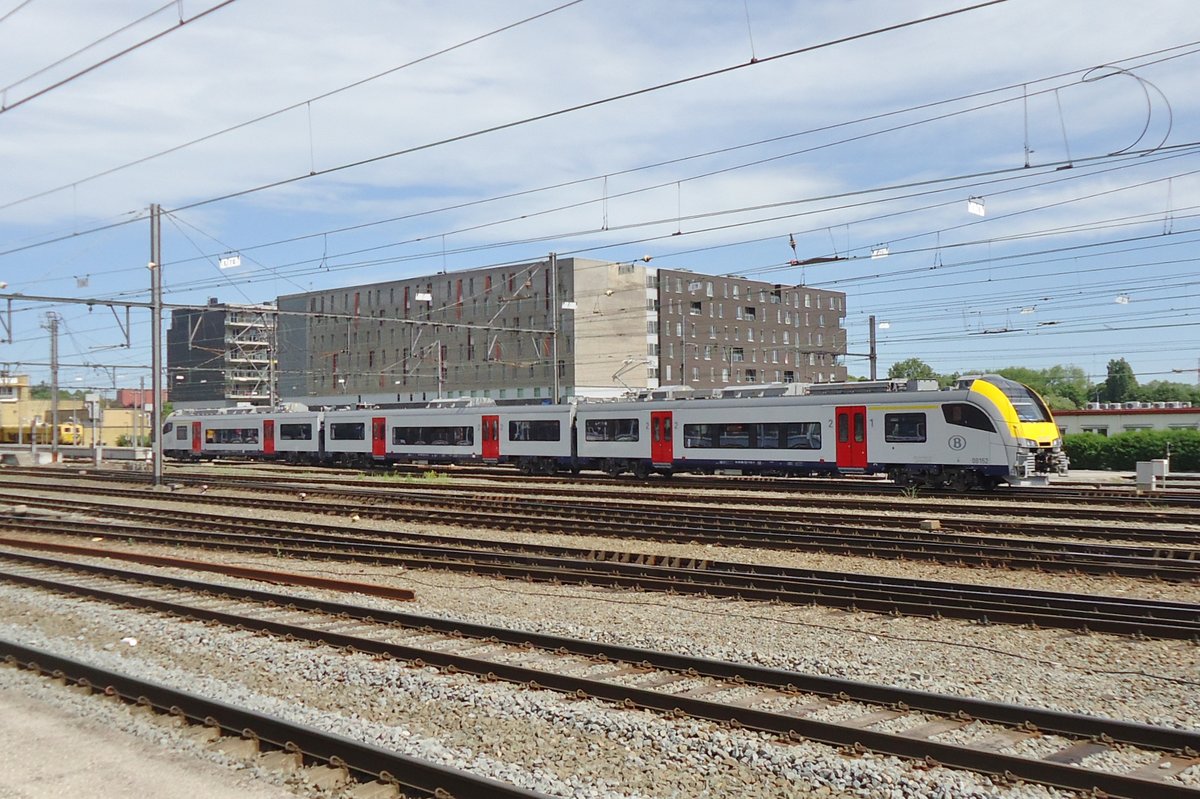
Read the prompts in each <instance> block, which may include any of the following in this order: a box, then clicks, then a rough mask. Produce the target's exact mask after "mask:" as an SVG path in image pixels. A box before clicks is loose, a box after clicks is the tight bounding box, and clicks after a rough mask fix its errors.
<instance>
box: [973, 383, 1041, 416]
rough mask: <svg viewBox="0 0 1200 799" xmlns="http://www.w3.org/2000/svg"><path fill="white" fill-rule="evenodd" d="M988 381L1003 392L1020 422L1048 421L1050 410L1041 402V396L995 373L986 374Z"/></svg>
mask: <svg viewBox="0 0 1200 799" xmlns="http://www.w3.org/2000/svg"><path fill="white" fill-rule="evenodd" d="M984 379H985V380H987V381H988V382H989V383H991V384H992V385H994V386H995V387H996V388H998V389H1000V390H1001V391H1003V392H1004V396H1006V397H1008V399H1009V401H1010V402H1012V404H1013V408H1015V409H1016V411H1017V418H1018V419H1020V420H1021V421H1022V422H1048V421H1050V411H1049V410H1048V409H1047V408H1046V406H1045V405H1044V404H1043V403H1042V400H1041V397H1039V396H1038V395H1037V394H1035V393H1033V392H1032V391H1030V390H1029V389H1028V388H1026V387H1025V386H1023V385H1021V384H1020V383H1017V382H1014V381H1012V380H1007V379H1005V378H1003V377H998V376H996V375H988V376H987V377H986V378H984Z"/></svg>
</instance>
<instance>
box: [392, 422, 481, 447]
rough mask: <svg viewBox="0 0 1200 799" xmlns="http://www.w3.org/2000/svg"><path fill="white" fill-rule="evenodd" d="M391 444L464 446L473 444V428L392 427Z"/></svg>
mask: <svg viewBox="0 0 1200 799" xmlns="http://www.w3.org/2000/svg"><path fill="white" fill-rule="evenodd" d="M392 443H393V444H403V445H410V444H436V445H438V446H465V445H468V444H474V443H475V428H473V427H466V426H464V427H393V428H392Z"/></svg>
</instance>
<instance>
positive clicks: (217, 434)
mask: <svg viewBox="0 0 1200 799" xmlns="http://www.w3.org/2000/svg"><path fill="white" fill-rule="evenodd" d="M204 440H205V441H206V442H208V443H209V444H257V443H258V428H257V427H218V428H213V427H210V428H208V429H207V430H205V431H204Z"/></svg>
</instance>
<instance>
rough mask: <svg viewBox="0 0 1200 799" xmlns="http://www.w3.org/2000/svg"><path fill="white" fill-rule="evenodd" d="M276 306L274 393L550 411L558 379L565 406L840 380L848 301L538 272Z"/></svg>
mask: <svg viewBox="0 0 1200 799" xmlns="http://www.w3.org/2000/svg"><path fill="white" fill-rule="evenodd" d="M554 275H557V280H555V279H554ZM806 303H807V304H806ZM697 304H698V305H697ZM278 307H279V313H280V318H279V327H278V342H279V350H278V353H279V381H280V384H279V385H280V390H279V393H280V396H281V398H282V399H284V400H295V401H299V402H305V403H308V404H321V403H334V404H337V403H347V402H355V401H359V402H385V401H386V402H397V401H399V402H406V401H421V400H430V399H434V398H437V397H445V398H451V397H470V396H476V397H491V398H493V399H497V400H505V399H511V400H538V399H542V400H547V401H549V400H550V399H551V398H552V397H553V396H554V391H555V386H556V377H557V387H558V391H559V395H560V397H563V398H566V397H571V396H617V395H620V394H622V393H624V392H625V391H628V390H631V389H641V388H647V387H649V388H657V387H659V386H660V385H662V384H669V383H679V382H690V383H691V384H693V385H694V386H695V387H713V386H720V385H728V384H732V383H738V382H774V381H779V382H782V381H785V380H787V381H804V380H811V381H817V380H820V381H828V380H834V379H844V377H845V367H844V366H841V365H840V364H837V363H835V361H836V358H837V356H838V355H841V354H844V353H845V335H844V332H843V331H842V329H841V319H842V318H843V317H844V315H845V295H843V294H841V293H838V292H828V291H813V290H807V289H804V288H803V287H792V286H774V285H772V284H769V283H763V282H760V281H752V280H746V279H744V278H718V277H711V276H700V275H695V274H692V273H689V272H684V271H675V270H670V271H669V270H658V269H655V268H653V267H650V266H647V265H646V263H645V262H632V263H628V262H626V263H612V262H607V261H596V260H590V259H582V258H560V259H557V261H556V262H552V260H551V259H549V258H547V259H545V260H541V261H535V262H532V263H524V264H514V265H504V266H497V267H487V268H482V269H473V270H468V271H463V272H453V273H449V274H437V275H428V276H423V277H419V278H408V279H405V280H397V281H389V282H384V283H373V284H370V285H362V286H354V287H347V288H340V289H336V290H327V291H317V292H307V293H303V294H292V295H287V296H282V297H280V298H279V301H278ZM697 308H698V310H697ZM685 352H686V353H687V354H688V355H689V358H688V359H687V360H690V361H692V362H691V363H685V359H684V358H682V357H681V356H682V355H683V354H684V353H685ZM556 362H557V368H556V369H555V368H554V367H553V366H552V365H553V364H555V363H556ZM556 371H557V376H556V374H555V372H556ZM685 374H686V375H687V376H689V380H687V381H683V380H680V377H682V376H684V375H685Z"/></svg>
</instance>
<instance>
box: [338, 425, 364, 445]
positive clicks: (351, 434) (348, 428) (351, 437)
mask: <svg viewBox="0 0 1200 799" xmlns="http://www.w3.org/2000/svg"><path fill="white" fill-rule="evenodd" d="M366 431H367V426H366V424H365V423H363V422H335V423H333V424H331V425H329V440H330V441H363V440H364V439H365V438H366Z"/></svg>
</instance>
